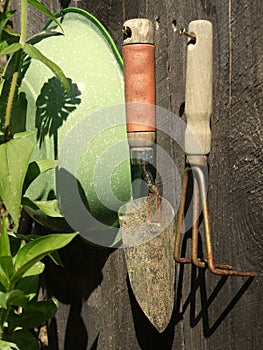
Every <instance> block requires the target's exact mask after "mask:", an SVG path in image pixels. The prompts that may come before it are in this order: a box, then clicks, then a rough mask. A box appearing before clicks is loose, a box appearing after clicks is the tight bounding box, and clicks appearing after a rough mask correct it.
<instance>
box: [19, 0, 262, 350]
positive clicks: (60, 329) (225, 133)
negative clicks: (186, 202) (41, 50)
mask: <svg viewBox="0 0 263 350" xmlns="http://www.w3.org/2000/svg"><path fill="white" fill-rule="evenodd" d="M44 2H45V3H47V4H49V5H50V8H51V9H52V11H56V10H58V9H59V6H58V1H54V0H52V1H51V0H49V1H47V0H46V1H44ZM18 3H19V2H18V1H13V4H14V7H16V6H17V4H18ZM75 3H77V6H78V7H81V8H84V9H86V10H88V11H89V12H91V13H92V14H94V15H95V16H97V17H98V19H99V20H100V21H102V23H103V24H104V25H105V26H106V28H107V29H108V30H109V32H110V33H111V35H112V36H113V38H114V39H115V41H116V42H117V44H118V47H119V48H120V45H121V42H122V36H121V26H122V22H123V20H124V19H128V18H132V17H140V16H141V17H147V18H149V19H150V20H151V21H153V22H154V23H155V27H156V36H155V39H156V85H157V86H156V89H157V104H158V105H159V106H162V107H164V108H166V109H168V110H171V111H173V112H174V113H175V114H176V115H182V113H181V111H182V107H183V102H184V91H185V86H184V84H185V60H186V39H184V38H180V37H179V36H178V35H177V34H176V33H175V32H174V30H173V26H172V22H174V21H175V20H176V22H177V24H178V26H179V27H180V26H187V25H188V23H189V22H190V21H191V20H194V19H208V20H210V21H211V22H212V23H213V28H214V110H213V116H212V122H211V127H212V151H211V154H210V157H209V160H210V185H209V208H210V214H211V223H212V232H213V238H214V250H215V257H216V260H217V261H218V262H220V263H229V264H233V266H234V267H235V268H239V269H242V270H253V271H255V272H256V273H257V276H256V277H255V279H254V280H248V279H246V278H240V277H229V278H226V277H219V276H213V275H211V274H210V273H209V272H208V271H203V270H199V269H196V268H194V267H191V266H178V267H177V283H176V300H175V311H174V316H173V319H172V321H171V324H170V325H169V327H168V328H167V330H166V331H165V332H164V333H163V334H158V333H157V332H156V331H155V330H154V329H153V327H152V326H151V325H150V324H149V322H148V321H147V320H146V318H145V317H144V316H143V314H142V313H141V311H140V309H139V307H138V305H137V303H136V301H135V299H134V297H133V295H132V292H131V289H130V287H129V285H128V283H127V271H126V267H125V262H124V257H123V252H122V251H121V250H117V251H110V250H102V249H96V248H94V247H89V246H88V245H87V244H86V243H85V242H83V241H82V240H81V239H77V240H76V241H75V242H74V243H73V244H72V245H71V246H70V247H67V248H65V249H64V250H63V260H64V264H65V268H64V269H63V270H62V269H61V268H56V267H54V266H53V265H52V266H51V263H50V262H49V263H47V266H48V269H47V273H46V275H45V283H46V286H47V292H48V294H49V295H51V294H52V295H55V296H56V297H57V298H58V299H59V301H60V308H59V312H58V314H57V316H56V320H53V321H52V322H51V325H50V328H49V330H50V350H57V349H59V350H62V349H78V350H82V349H83V350H84V349H100V350H108V349H114V350H115V349H116V350H117V349H120V350H122V349H131V350H136V349H186V350H201V349H202V350H207V349H208V350H210V349H215V350H217V349H218V350H219V349H220V350H221V349H222V348H224V349H229V350H231V349H232V350H236V349H253V350H257V349H258V350H259V349H262V348H263V341H262V339H263V335H262V327H261V325H262V321H263V320H262V315H263V312H262V311H263V310H262V302H263V300H262V291H261V281H262V280H261V278H262V272H261V269H262V253H261V252H262V133H261V132H262V111H263V109H262V80H263V79H262V78H263V63H262V62H263V61H262V36H263V32H262V20H261V19H262V4H261V1H260V0H252V1H247V0H242V1H238V0H222V1H216V0H198V1H194V0H175V1H172V0H166V1H157V0H147V1H137V0H136V1H130V0H126V1H125V0H123V1H120V0H98V1H96V2H92V1H78V2H75ZM72 5H73V1H72ZM123 9H124V10H125V11H123ZM29 19H30V28H29V33H28V34H29V35H31V34H33V33H34V32H36V31H39V30H40V29H41V27H42V24H43V23H44V21H45V19H44V17H42V16H39V15H36V14H35V11H33V10H32V11H31V12H30V15H29ZM16 25H18V21H17V22H16ZM163 122H164V123H166V124H167V126H168V127H169V128H174V129H176V120H170V119H167V120H165V121H163ZM158 143H159V145H160V146H161V147H162V148H164V149H166V150H167V151H168V152H169V153H170V154H171V155H172V156H173V157H174V161H175V163H176V165H177V167H178V169H179V172H180V173H181V174H182V171H183V168H184V154H183V151H182V150H181V149H180V147H179V146H178V145H177V144H176V143H175V142H173V141H171V140H170V139H169V137H167V135H163V134H162V133H159V134H158ZM159 165H160V166H165V164H162V160H161V159H160V160H159ZM167 171H168V170H167ZM176 182H178V178H176V179H175V173H171V176H170V177H169V186H170V188H171V198H172V197H174V198H175V197H176V195H178V193H175V183H176ZM171 198H170V199H171ZM174 200H175V199H174ZM177 200H178V198H177ZM187 242H188V243H190V242H189V240H188V241H187ZM188 245H189V244H188ZM186 252H188V253H189V249H187V250H186Z"/></svg>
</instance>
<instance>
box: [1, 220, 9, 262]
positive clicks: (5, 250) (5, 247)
mask: <svg viewBox="0 0 263 350" xmlns="http://www.w3.org/2000/svg"><path fill="white" fill-rule="evenodd" d="M7 225H8V219H7V218H3V219H1V226H2V230H1V235H0V256H11V250H10V241H9V237H8V233H7Z"/></svg>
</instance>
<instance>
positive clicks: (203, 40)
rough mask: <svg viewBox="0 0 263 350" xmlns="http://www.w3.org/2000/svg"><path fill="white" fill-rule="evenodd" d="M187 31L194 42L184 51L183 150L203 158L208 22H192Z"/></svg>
mask: <svg viewBox="0 0 263 350" xmlns="http://www.w3.org/2000/svg"><path fill="white" fill-rule="evenodd" d="M188 32H189V33H193V34H194V36H195V37H196V42H195V44H194V43H191V41H189V43H188V48H187V68H186V95H185V115H186V119H187V128H186V133H185V151H186V154H189V155H206V154H208V153H209V152H210V148H211V130H210V118H211V114H212V80H213V38H212V37H213V32H212V24H211V22H209V21H202V20H198V21H193V22H191V23H190V24H189V27H188Z"/></svg>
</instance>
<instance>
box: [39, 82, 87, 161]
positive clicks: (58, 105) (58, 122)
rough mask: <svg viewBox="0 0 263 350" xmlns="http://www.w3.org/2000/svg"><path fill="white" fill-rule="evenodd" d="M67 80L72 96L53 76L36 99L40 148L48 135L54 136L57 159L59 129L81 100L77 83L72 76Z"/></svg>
mask: <svg viewBox="0 0 263 350" xmlns="http://www.w3.org/2000/svg"><path fill="white" fill-rule="evenodd" d="M67 80H68V82H69V85H70V89H71V96H68V94H67V92H66V90H65V89H64V88H63V86H62V85H61V84H60V82H59V80H58V79H57V78H56V77H52V78H50V79H48V81H47V82H46V83H45V84H44V85H43V87H42V89H41V91H40V95H39V96H38V98H37V101H36V119H35V127H36V128H37V141H38V143H39V148H41V147H42V145H43V143H44V141H45V138H46V137H49V138H51V137H53V139H54V156H55V159H57V155H58V129H59V128H60V127H61V126H62V125H63V123H64V122H65V121H66V120H67V118H68V116H69V115H70V113H72V112H73V111H75V110H76V108H77V105H79V104H80V102H81V99H80V97H79V96H80V95H81V92H80V91H79V89H78V86H77V84H75V83H73V82H72V80H71V79H70V78H68V79H67Z"/></svg>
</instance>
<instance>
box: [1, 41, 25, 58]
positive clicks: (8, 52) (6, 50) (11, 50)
mask: <svg viewBox="0 0 263 350" xmlns="http://www.w3.org/2000/svg"><path fill="white" fill-rule="evenodd" d="M21 48H22V46H21V44H20V43H15V44H11V45H9V46H8V47H5V48H3V49H2V50H1V52H0V56H4V55H11V54H12V53H14V52H17V51H19V50H20V49H21Z"/></svg>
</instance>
